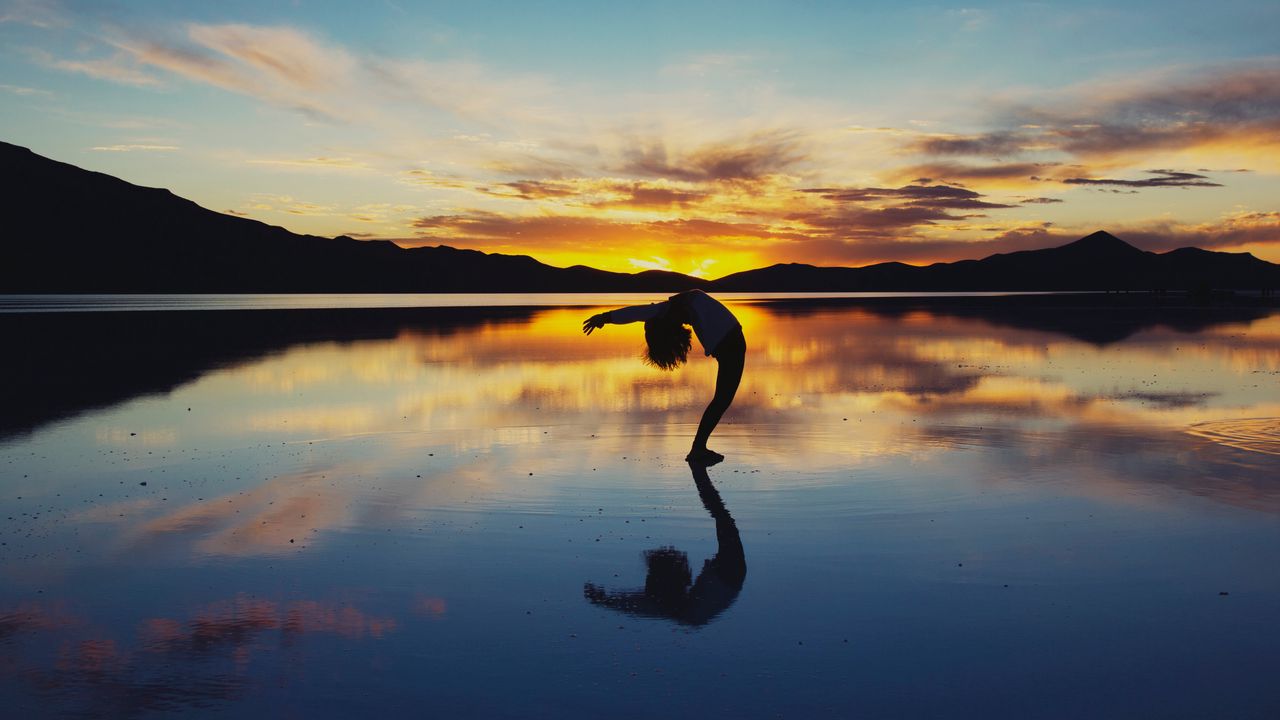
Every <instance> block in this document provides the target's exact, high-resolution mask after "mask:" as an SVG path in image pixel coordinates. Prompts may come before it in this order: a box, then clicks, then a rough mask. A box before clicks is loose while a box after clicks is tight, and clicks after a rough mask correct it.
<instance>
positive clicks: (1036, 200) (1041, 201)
mask: <svg viewBox="0 0 1280 720" xmlns="http://www.w3.org/2000/svg"><path fill="white" fill-rule="evenodd" d="M1018 202H1020V203H1022V204H1023V205H1052V204H1054V203H1060V202H1062V199H1061V198H1051V197H1033V198H1026V199H1024V200H1019V201H1018Z"/></svg>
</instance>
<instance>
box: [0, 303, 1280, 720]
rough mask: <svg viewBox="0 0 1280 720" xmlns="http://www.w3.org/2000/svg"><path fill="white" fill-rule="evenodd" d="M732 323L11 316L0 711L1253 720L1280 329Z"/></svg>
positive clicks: (918, 319) (1279, 425)
mask: <svg viewBox="0 0 1280 720" xmlns="http://www.w3.org/2000/svg"><path fill="white" fill-rule="evenodd" d="M732 307H733V310H734V312H735V313H736V314H737V315H738V316H739V317H740V318H741V319H742V321H743V325H744V329H745V334H746V336H747V341H748V346H749V349H748V357H747V371H746V375H745V377H744V380H743V383H742V388H741V390H740V391H739V395H738V398H737V400H736V402H735V404H734V406H733V407H732V408H731V410H730V411H729V413H728V415H727V416H726V420H725V423H724V424H722V425H721V427H720V428H719V429H718V430H717V431H716V433H715V435H714V436H713V442H712V447H715V448H716V449H718V450H720V451H721V452H724V453H725V454H726V455H727V456H728V459H727V460H726V461H725V462H724V463H722V464H720V465H717V466H715V467H712V468H710V469H709V470H707V471H706V475H705V476H703V475H700V474H699V473H698V472H697V471H696V470H691V468H690V467H689V466H688V465H686V464H685V463H683V462H682V461H681V458H682V457H683V455H684V452H685V450H686V449H687V446H688V442H689V438H690V437H691V435H692V433H693V428H694V426H695V424H696V422H697V419H698V415H699V413H700V412H701V408H702V406H703V405H704V404H705V402H706V400H707V399H708V398H709V397H710V393H711V388H712V385H713V382H714V375H715V362H714V361H712V360H710V359H707V358H703V357H700V356H699V357H693V358H691V362H690V364H689V365H688V366H687V367H686V368H684V369H682V370H680V371H678V372H676V373H663V372H660V371H657V370H654V369H651V368H648V367H646V366H644V365H642V364H641V363H640V362H639V361H638V352H639V343H640V342H641V340H640V332H639V329H638V327H637V326H629V327H607V328H605V329H604V330H602V331H600V332H598V333H596V334H593V335H592V336H591V337H589V338H588V337H584V336H582V334H581V332H580V325H581V321H582V318H583V317H584V316H585V315H586V314H589V313H590V310H589V309H584V308H546V309H541V308H536V307H527V308H523V309H504V310H486V309H475V308H473V309H471V310H468V311H466V312H462V311H458V312H454V311H439V312H431V313H427V312H422V313H417V312H400V313H391V312H390V311H375V310H368V311H362V312H363V314H360V313H356V314H350V313H348V314H347V315H342V316H337V315H325V314H316V313H317V312H319V311H294V312H293V313H289V312H277V313H265V312H263V313H256V314H254V313H239V314H237V313H230V312H221V313H217V312H206V313H198V315H199V318H196V317H195V315H197V314H181V313H173V314H166V313H143V314H139V313H118V314H107V315H98V316H97V317H96V318H95V319H93V320H85V319H84V317H78V316H76V315H74V314H71V315H65V316H61V315H60V316H58V317H59V318H61V319H54V318H53V317H52V316H47V315H46V316H43V319H41V320H39V322H38V323H36V322H35V321H30V322H27V321H23V322H19V321H18V320H17V319H14V318H11V319H10V320H9V322H10V325H6V326H5V328H6V330H7V332H6V336H7V337H10V338H11V339H16V340H19V341H21V343H20V344H18V345H14V346H12V347H19V348H29V349H30V352H29V353H14V351H13V350H11V351H10V352H11V354H13V355H15V356H17V357H18V359H17V360H15V359H13V358H10V360H9V361H8V362H9V365H7V366H6V372H7V373H8V374H9V375H10V376H11V377H12V378H13V382H12V387H11V388H10V390H11V392H12V395H11V398H12V399H10V400H9V402H8V410H7V412H6V418H5V422H4V423H3V425H0V433H2V434H0V473H2V474H3V485H2V486H0V542H3V545H0V578H3V580H2V581H0V706H3V707H6V708H11V709H14V710H13V712H16V713H17V714H16V715H13V716H15V717H39V716H60V715H76V714H84V715H88V716H126V717H127V716H142V715H162V714H166V713H173V714H177V713H181V714H183V715H184V716H194V717H205V716H209V717H254V716H260V717H280V716H297V717H346V716H364V715H371V714H373V713H380V714H410V713H412V714H414V715H429V716H441V717H486V718H487V717H522V718H523V717H566V716H574V715H576V716H584V717H597V716H602V715H609V716H615V717H637V718H641V717H654V716H659V715H662V716H674V717H692V716H703V717H720V716H724V717H778V716H782V717H814V716H841V717H850V716H858V717H921V716H933V717H992V716H996V717H1046V718H1048V717H1054V718H1056V717H1063V718H1070V717H1188V718H1191V717H1196V718H1199V717H1274V716H1276V714H1277V713H1278V712H1280V686H1277V684H1276V683H1275V681H1274V678H1275V676H1276V672H1277V670H1280V642H1278V641H1280V630H1278V629H1277V628H1276V627H1275V622H1274V621H1275V611H1276V608H1277V606H1278V603H1277V601H1278V600H1280V562H1278V561H1280V472H1277V470H1280V454H1278V453H1280V451H1278V450H1277V447H1278V443H1280V441H1278V439H1277V438H1278V434H1280V420H1277V418H1280V383H1277V382H1276V380H1277V375H1280V314H1273V313H1270V312H1268V311H1254V312H1249V313H1244V314H1239V313H1237V314H1227V313H1223V314H1214V313H1203V312H1196V313H1194V314H1192V315H1184V314H1180V312H1178V311H1168V312H1161V313H1155V314H1137V315H1132V316H1129V315H1126V314H1125V313H1116V312H1112V311H1090V312H1085V313H1083V315H1082V314H1081V313H1082V312H1083V311H1074V310H1065V309H1054V310H1046V311H1042V312H1034V313H1010V312H1007V311H1003V310H1001V311H994V310H993V311H987V310H983V309H981V308H978V309H975V308H967V309H964V310H957V309H948V308H946V307H938V308H934V309H930V310H920V309H904V308H901V307H892V308H876V307H867V306H863V305H859V304H856V303H853V304H841V303H837V302H827V303H778V302H763V301H753V302H746V301H740V302H737V303H734V304H732ZM140 315H141V316H145V317H146V318H148V319H146V320H140V319H138V318H139V316H140ZM126 316H128V317H126ZM161 316H164V317H161ZM15 317H16V316H15ZM698 354H699V355H700V353H698Z"/></svg>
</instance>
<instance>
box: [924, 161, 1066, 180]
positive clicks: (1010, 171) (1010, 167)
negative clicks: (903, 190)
mask: <svg viewBox="0 0 1280 720" xmlns="http://www.w3.org/2000/svg"><path fill="white" fill-rule="evenodd" d="M1060 166H1061V163H1052V162H1043V163H1038V162H1015V163H1000V164H996V165H963V164H959V163H945V162H943V163H926V164H924V165H913V166H911V167H909V168H906V169H904V170H903V171H902V173H901V176H902V177H912V176H924V177H929V178H933V179H935V180H939V181H944V182H964V181H967V180H979V181H981V180H1037V179H1039V177H1038V176H1040V175H1044V174H1046V171H1051V169H1052V168H1056V167H1060Z"/></svg>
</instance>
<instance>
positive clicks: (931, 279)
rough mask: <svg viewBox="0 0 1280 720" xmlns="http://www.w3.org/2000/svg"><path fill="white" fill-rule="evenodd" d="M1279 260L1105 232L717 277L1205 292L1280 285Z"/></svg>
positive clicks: (828, 286) (882, 287)
mask: <svg viewBox="0 0 1280 720" xmlns="http://www.w3.org/2000/svg"><path fill="white" fill-rule="evenodd" d="M1277 286H1280V265H1276V264H1274V263H1269V262H1266V261H1265V260H1259V259H1258V258H1255V257H1254V256H1252V255H1250V254H1248V253H1224V252H1212V251H1209V250H1200V249H1198V248H1180V249H1178V250H1173V251H1170V252H1167V253H1162V254H1157V253H1152V252H1145V251H1143V250H1139V249H1138V248H1136V247H1134V246H1132V245H1130V244H1128V243H1126V242H1125V241H1123V240H1121V239H1119V238H1117V237H1115V236H1114V235H1111V234H1109V233H1106V232H1101V231H1099V232H1095V233H1093V234H1092V235H1089V236H1088V237H1084V238H1081V239H1079V240H1077V241H1075V242H1073V243H1069V244H1067V245H1063V246H1061V247H1055V248H1044V249H1041V250H1023V251H1021V252H1015V253H1008V254H998V255H992V256H990V257H987V258H983V259H982V260H961V261H959V262H953V263H935V264H933V265H929V266H926V267H916V266H914V265H904V264H903V263H881V264H879V265H869V266H867V267H862V268H838V267H814V266H813V265H801V264H797V263H791V264H780V265H773V266H771V267H767V268H760V269H759V270H748V271H747V272H741V273H735V274H733V275H729V276H726V277H723V278H720V279H719V280H716V281H715V283H713V285H712V287H713V288H714V289H715V290H719V291H722V292H723V291H732V292H760V291H770V292H865V291H893V290H898V291H906V290H914V291H930V292H936V291H980V290H1119V289H1123V290H1200V289H1204V288H1272V289H1274V288H1276V287H1277Z"/></svg>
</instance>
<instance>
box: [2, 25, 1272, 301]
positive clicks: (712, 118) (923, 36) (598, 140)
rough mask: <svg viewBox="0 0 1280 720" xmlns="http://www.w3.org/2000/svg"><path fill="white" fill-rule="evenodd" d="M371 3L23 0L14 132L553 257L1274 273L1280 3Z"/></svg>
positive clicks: (299, 207)
mask: <svg viewBox="0 0 1280 720" xmlns="http://www.w3.org/2000/svg"><path fill="white" fill-rule="evenodd" d="M356 7H357V6H356V5H353V4H348V3H337V2H304V1H298V2H273V1H271V0H258V1H256V2H252V3H245V2H219V3H204V4H195V3H169V2H163V3H162V2H128V3H76V2H65V3H54V2H7V3H5V2H0V139H3V140H5V141H8V142H12V143H15V144H18V145H23V146H26V147H30V148H31V149H32V150H35V151H36V152H38V153H41V154H43V155H46V156H49V157H52V158H54V159H57V160H62V161H64V162H69V163H72V164H75V165H78V166H81V167H84V168H88V169H92V170H98V171H102V172H106V173H109V174H112V175H116V176H119V177H122V178H124V179H126V180H129V181H130V182H134V183H138V184H142V185H150V186H160V187H167V188H170V189H172V190H173V191H174V192H175V193H177V194H179V195H182V196H184V197H188V198H190V199H192V200H195V201H196V202H198V203H200V204H201V205H203V206H205V207H208V208H210V209H213V210H218V211H222V212H228V213H232V214H236V215H243V216H246V217H251V218H255V219H258V220H262V221H264V222H268V223H272V224H277V225H283V226H284V227H287V228H289V229H290V230H293V231H296V232H305V233H313V234H318V235H325V236H332V235H339V234H346V235H351V236H352V237H357V238H370V239H373V238H380V239H391V240H395V241H396V242H397V243H399V244H401V245H405V246H417V245H438V244H447V245H453V246H455V247H468V248H476V249H479V250H484V251H487V252H503V253H519V254H529V255H532V256H534V257H536V258H538V259H540V260H542V261H544V262H548V263H551V264H553V265H572V264H577V263H584V264H589V265H592V266H595V267H601V268H606V269H612V270H623V271H635V270H639V269H647V268H663V269H672V270H676V271H679V272H685V273H691V274H697V275H701V276H705V277H713V278H714V277H719V276H722V275H725V274H728V273H730V272H735V271H738V270H743V269H747V268H751V267H758V266H762V265H767V264H771V263H775V262H808V263H815V264H824V265H864V264H868V263H872V262H878V261H885V260H900V261H904V262H910V263H915V264H920V263H927V262H932V261H938V260H955V259H961V258H970V257H982V256H985V255H989V254H991V253H994V252H1006V251H1010V250H1016V249H1025V248H1036V247H1044V246H1049V245H1054V244H1062V243H1064V242H1068V241H1070V240H1074V239H1076V238H1078V237H1080V236H1082V235H1085V234H1087V233H1089V232H1092V231H1093V230H1096V229H1100V228H1102V229H1107V230H1110V231H1111V232H1113V233H1114V234H1116V235H1119V236H1121V237H1122V238H1125V239H1126V240H1129V241H1130V242H1132V243H1134V244H1135V245H1138V246H1139V247H1142V248H1144V249H1148V250H1156V251H1162V250H1167V249H1171V248H1174V247H1180V246H1184V245H1197V246H1200V247H1206V248H1213V249H1220V250H1232V251H1249V252H1252V253H1254V254H1255V255H1257V256H1259V257H1263V258H1265V259H1268V260H1271V261H1280V39H1278V38H1280V3H1276V2H1274V0H1253V1H1251V2H1236V1H1234V0H1223V1H1220V2H1214V3H1200V2H1180V1H1178V0H1173V1H1170V0H1164V1H1162V2H1128V3H1123V4H1119V3H1113V2H1088V1H1078V2H1072V3H989V4H974V5H948V4H926V3H915V2H883V3H882V2H874V3H872V2H867V3H854V2H848V3H807V2H736V3H728V2H724V3H710V2H688V1H685V2H675V3H625V4H615V3H569V2H558V3H536V2H528V1H527V0H526V1H525V2H512V3H443V2H440V3H412V2H408V1H407V0H401V1H399V2H376V1H375V2H369V3H364V4H361V5H359V6H358V7H359V10H355V9H354V8H356ZM69 201H70V202H71V203H72V204H74V199H70V200H69ZM57 222H58V220H57V218H48V225H49V228H50V229H51V230H53V231H56V228H57Z"/></svg>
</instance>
